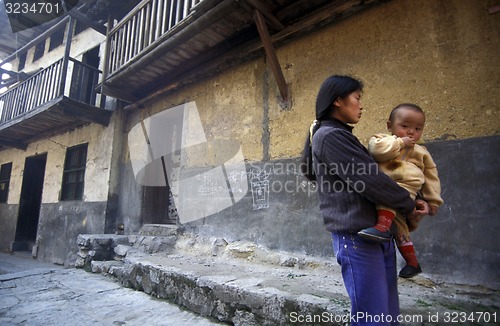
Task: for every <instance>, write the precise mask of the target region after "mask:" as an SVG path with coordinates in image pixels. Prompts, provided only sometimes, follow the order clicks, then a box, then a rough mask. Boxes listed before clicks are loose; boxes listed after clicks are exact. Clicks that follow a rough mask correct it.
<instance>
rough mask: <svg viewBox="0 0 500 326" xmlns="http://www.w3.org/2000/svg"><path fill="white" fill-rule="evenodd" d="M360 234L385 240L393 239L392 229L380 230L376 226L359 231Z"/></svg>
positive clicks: (365, 237)
mask: <svg viewBox="0 0 500 326" xmlns="http://www.w3.org/2000/svg"><path fill="white" fill-rule="evenodd" d="M358 235H359V236H360V237H362V238H364V239H367V240H372V241H377V242H383V241H390V240H391V232H390V231H384V232H382V231H379V230H377V229H376V228H367V229H364V230H361V231H359V232H358Z"/></svg>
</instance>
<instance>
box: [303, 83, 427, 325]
mask: <svg viewBox="0 0 500 326" xmlns="http://www.w3.org/2000/svg"><path fill="white" fill-rule="evenodd" d="M362 90H363V85H362V83H361V82H360V81H358V80H356V79H353V78H351V77H349V76H331V77H329V78H328V79H326V80H325V81H324V82H323V84H322V85H321V88H320V90H319V93H318V96H317V99H316V121H315V122H314V123H313V125H312V126H311V131H310V135H309V136H310V137H308V140H307V141H306V144H305V147H304V152H303V158H302V164H301V166H302V168H303V169H302V170H303V171H302V172H303V173H304V174H305V176H306V177H307V178H308V179H309V180H314V181H316V183H317V187H318V188H319V191H318V194H319V203H320V210H321V214H322V216H323V219H324V223H325V226H326V229H327V230H328V231H330V232H331V233H332V238H333V247H334V252H335V256H336V257H337V261H338V263H339V264H340V266H341V268H342V276H343V279H344V284H345V287H346V289H347V292H348V294H349V297H350V299H351V322H352V325H368V324H371V323H372V322H373V324H377V325H383V324H398V323H397V317H398V315H399V300H398V290H397V274H396V267H397V266H396V255H395V250H394V241H388V242H382V243H376V242H370V241H367V240H364V239H362V238H361V237H359V236H358V235H357V233H358V232H359V231H360V230H362V229H365V228H368V227H372V226H374V225H375V224H376V221H377V215H376V210H375V204H380V205H384V206H387V207H392V208H393V209H395V210H396V211H398V212H399V213H401V214H402V215H409V214H413V215H424V214H426V212H427V210H428V207H426V205H425V202H424V203H421V202H420V203H418V206H419V209H420V210H419V211H415V202H414V201H413V200H412V199H411V198H410V195H409V193H408V192H407V191H406V190H404V189H403V188H401V187H399V186H398V185H397V184H396V183H395V182H394V181H393V180H391V179H390V178H389V177H388V176H387V175H385V174H383V173H382V172H379V171H378V168H377V164H376V162H375V161H374V159H373V158H372V157H371V156H370V154H369V153H368V151H367V149H366V148H365V147H364V146H363V145H362V144H361V143H360V142H359V140H358V139H357V138H356V137H355V136H354V135H353V133H352V129H353V127H351V126H350V125H348V124H356V123H358V121H359V119H360V118H361V111H362V108H361V103H360V99H361V95H362Z"/></svg>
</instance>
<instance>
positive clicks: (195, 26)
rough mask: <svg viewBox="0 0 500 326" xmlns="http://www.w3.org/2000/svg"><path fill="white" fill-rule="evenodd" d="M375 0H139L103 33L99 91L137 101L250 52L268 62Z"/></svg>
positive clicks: (211, 72) (244, 57) (230, 63)
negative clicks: (277, 50) (277, 49)
mask: <svg viewBox="0 0 500 326" xmlns="http://www.w3.org/2000/svg"><path fill="white" fill-rule="evenodd" d="M379 2H383V0H365V1H362V0H335V1H332V0H144V1H142V2H141V3H140V4H139V5H138V6H137V7H135V8H134V10H132V11H131V12H130V13H129V14H128V15H127V16H125V17H124V18H123V19H122V20H121V21H120V22H119V23H118V24H117V25H116V26H114V27H113V28H112V29H111V30H110V31H109V32H108V35H107V44H106V63H107V65H106V67H105V68H104V78H103V82H102V91H103V92H104V93H105V94H108V95H111V96H114V97H117V98H120V99H122V100H126V101H128V102H131V103H136V102H137V101H141V100H144V99H145V98H147V97H148V96H151V95H154V94H158V93H164V92H168V91H171V90H174V89H178V88H180V87H182V86H184V85H187V84H189V83H191V82H194V81H197V80H200V79H203V78H205V77H207V76H211V75H214V74H216V73H218V72H220V71H221V70H224V69H226V68H228V67H231V66H233V65H236V64H239V63H241V62H243V61H245V60H249V59H251V58H254V57H256V56H263V55H266V56H267V59H268V62H269V63H272V60H270V59H271V58H270V54H272V53H270V51H271V52H272V51H273V48H272V47H273V46H276V45H279V43H281V42H284V41H286V40H288V39H290V38H292V37H297V36H299V35H303V34H304V33H307V32H310V31H313V30H314V29H316V28H318V27H320V26H323V25H325V24H328V23H331V22H334V21H337V20H340V19H342V18H344V17H346V16H349V15H352V14H354V13H356V12H357V11H360V10H363V9H366V8H368V7H370V6H373V5H375V4H377V3H379ZM266 38H267V39H266ZM266 43H267V44H266ZM263 49H265V52H264V50H263ZM272 68H273V67H272ZM279 69H280V67H279V63H277V61H275V64H274V70H273V74H275V76H276V72H277V70H279ZM278 72H279V71H278ZM283 83H285V82H284V80H283ZM285 85H286V83H285ZM280 91H281V89H280ZM282 95H283V94H282ZM134 105H137V104H134Z"/></svg>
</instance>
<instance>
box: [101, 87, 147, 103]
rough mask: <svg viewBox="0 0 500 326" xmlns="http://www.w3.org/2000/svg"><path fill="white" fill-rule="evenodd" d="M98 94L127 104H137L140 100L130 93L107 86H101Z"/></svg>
mask: <svg viewBox="0 0 500 326" xmlns="http://www.w3.org/2000/svg"><path fill="white" fill-rule="evenodd" d="M98 92H99V93H101V94H104V95H107V96H111V97H114V98H117V99H120V100H122V101H125V102H129V103H134V102H137V101H139V99H140V98H139V97H137V96H135V95H134V94H132V93H130V92H127V91H123V90H121V89H117V88H114V87H111V86H109V85H107V84H101V87H100V90H98Z"/></svg>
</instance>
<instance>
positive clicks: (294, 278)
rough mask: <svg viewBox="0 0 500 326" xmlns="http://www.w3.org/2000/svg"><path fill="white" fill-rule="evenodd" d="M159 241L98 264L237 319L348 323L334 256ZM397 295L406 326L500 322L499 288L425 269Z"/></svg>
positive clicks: (155, 292)
mask: <svg viewBox="0 0 500 326" xmlns="http://www.w3.org/2000/svg"><path fill="white" fill-rule="evenodd" d="M157 240H158V237H139V238H135V239H134V245H132V246H130V247H129V250H128V251H127V253H126V254H124V251H123V247H121V246H117V247H115V252H121V254H122V255H123V254H124V255H123V257H121V258H118V259H117V260H113V261H106V262H102V261H93V262H92V264H91V265H92V270H93V271H94V272H98V273H107V274H110V275H113V276H115V277H116V278H117V279H118V280H119V281H120V282H121V283H122V284H123V285H124V286H127V287H131V288H135V289H138V290H141V291H144V292H146V293H149V294H151V295H152V296H154V297H158V298H164V299H167V300H169V301H171V302H175V303H176V304H178V305H180V306H183V307H186V308H187V309H189V310H191V311H194V312H196V313H199V314H201V315H203V316H211V317H213V318H216V319H217V320H220V321H223V322H227V323H230V324H234V325H244V326H248V325H347V324H348V323H347V322H346V321H347V320H348V319H349V308H350V301H349V298H348V296H347V293H346V291H345V288H344V286H343V281H342V277H341V274H340V267H339V266H338V265H337V263H336V262H335V261H334V259H331V258H330V259H319V258H315V257H310V256H300V255H297V254H290V253H283V252H273V251H269V250H266V249H265V248H259V247H258V246H256V245H255V244H252V243H231V244H229V243H227V242H225V241H224V240H223V239H212V240H207V239H200V238H191V237H182V236H181V237H179V238H177V241H176V245H175V249H172V250H166V251H165V250H162V251H160V252H155V253H148V251H147V250H146V251H145V250H144V248H145V247H147V245H146V244H145V243H146V242H147V241H152V242H151V243H154V242H155V241H157ZM138 243H140V245H139V246H138V245H137V244H138ZM117 249H119V250H117ZM399 293H400V306H401V316H400V318H401V324H402V325H443V324H444V323H450V324H453V323H456V324H457V325H486V324H498V323H499V318H500V309H499V307H500V292H499V291H496V290H493V289H488V288H486V287H482V286H469V285H461V284H451V283H444V282H441V281H439V280H438V279H437V278H435V277H433V276H432V275H428V274H425V273H422V274H420V275H418V276H416V277H414V278H413V279H399ZM371 318H373V320H375V321H377V318H378V319H380V318H383V317H382V316H371Z"/></svg>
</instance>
